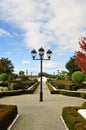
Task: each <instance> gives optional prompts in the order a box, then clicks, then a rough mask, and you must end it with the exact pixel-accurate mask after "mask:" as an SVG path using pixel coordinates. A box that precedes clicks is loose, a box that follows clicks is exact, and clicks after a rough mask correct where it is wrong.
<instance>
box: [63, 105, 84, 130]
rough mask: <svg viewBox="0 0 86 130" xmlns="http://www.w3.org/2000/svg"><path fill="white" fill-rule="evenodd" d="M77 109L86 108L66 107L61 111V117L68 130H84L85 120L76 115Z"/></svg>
mask: <svg viewBox="0 0 86 130" xmlns="http://www.w3.org/2000/svg"><path fill="white" fill-rule="evenodd" d="M78 109H86V107H84V106H81V107H78V106H76V107H71V106H66V107H64V108H63V110H62V117H63V119H64V122H65V123H66V125H67V127H68V128H69V130H86V120H85V119H84V118H83V117H82V116H81V115H80V114H79V113H78Z"/></svg>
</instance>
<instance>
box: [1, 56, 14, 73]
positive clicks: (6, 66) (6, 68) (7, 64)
mask: <svg viewBox="0 0 86 130" xmlns="http://www.w3.org/2000/svg"><path fill="white" fill-rule="evenodd" d="M13 71H14V66H13V64H12V62H11V60H9V59H8V58H1V59H0V74H1V73H7V74H12V73H13Z"/></svg>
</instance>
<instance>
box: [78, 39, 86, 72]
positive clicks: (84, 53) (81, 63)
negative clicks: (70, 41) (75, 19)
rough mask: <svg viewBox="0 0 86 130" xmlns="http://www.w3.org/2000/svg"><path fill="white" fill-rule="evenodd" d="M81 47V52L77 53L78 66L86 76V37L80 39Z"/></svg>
mask: <svg viewBox="0 0 86 130" xmlns="http://www.w3.org/2000/svg"><path fill="white" fill-rule="evenodd" d="M79 45H80V48H81V51H77V52H76V64H77V65H78V67H79V68H80V69H81V71H82V72H83V73H85V74H86V37H82V38H81V39H80V41H79Z"/></svg>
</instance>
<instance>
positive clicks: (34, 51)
mask: <svg viewBox="0 0 86 130" xmlns="http://www.w3.org/2000/svg"><path fill="white" fill-rule="evenodd" d="M38 52H39V57H40V58H39V59H36V58H35V57H36V55H37V51H36V50H35V49H34V50H32V51H31V54H32V58H33V60H40V74H41V79H40V102H42V101H43V91H42V61H43V60H50V58H51V55H52V51H51V50H50V49H49V50H48V51H47V52H46V54H47V57H48V58H47V59H44V58H43V57H44V52H45V50H44V49H43V48H42V47H41V48H40V49H39V50H38Z"/></svg>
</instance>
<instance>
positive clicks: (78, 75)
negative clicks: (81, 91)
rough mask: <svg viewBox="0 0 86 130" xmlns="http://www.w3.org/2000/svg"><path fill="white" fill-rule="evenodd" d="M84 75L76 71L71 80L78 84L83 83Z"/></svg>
mask: <svg viewBox="0 0 86 130" xmlns="http://www.w3.org/2000/svg"><path fill="white" fill-rule="evenodd" d="M84 78H85V76H84V74H83V73H82V72H81V71H76V72H74V73H73V74H72V80H73V81H74V82H75V83H77V84H80V83H81V82H82V81H84Z"/></svg>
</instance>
